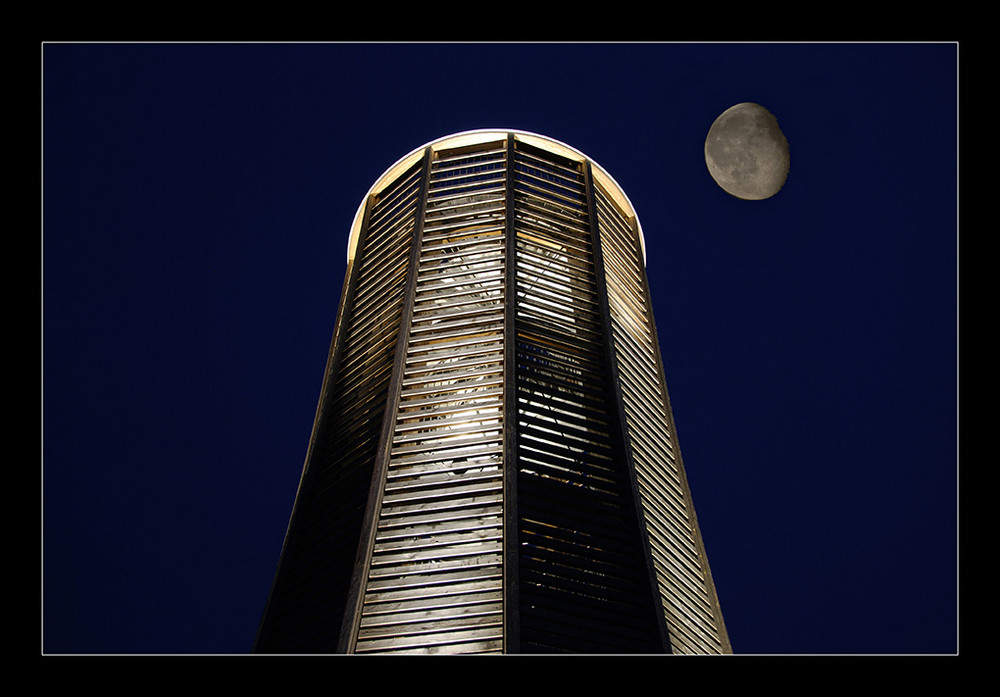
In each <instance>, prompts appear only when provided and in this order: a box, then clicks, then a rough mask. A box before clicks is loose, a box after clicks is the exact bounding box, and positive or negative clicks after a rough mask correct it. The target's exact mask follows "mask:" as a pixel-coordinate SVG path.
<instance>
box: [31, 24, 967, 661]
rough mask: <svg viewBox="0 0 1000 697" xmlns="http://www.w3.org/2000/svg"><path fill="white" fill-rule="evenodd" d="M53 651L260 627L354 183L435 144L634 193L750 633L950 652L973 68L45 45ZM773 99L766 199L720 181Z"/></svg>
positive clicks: (756, 646) (389, 48)
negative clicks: (546, 148)
mask: <svg viewBox="0 0 1000 697" xmlns="http://www.w3.org/2000/svg"><path fill="white" fill-rule="evenodd" d="M42 58H43V73H42V77H43V119H44V123H43V158H42V163H43V168H44V169H43V196H44V198H43V214H44V219H43V223H44V225H43V230H42V235H43V237H42V247H41V249H42V253H43V268H42V270H43V278H42V293H43V296H42V300H43V305H42V308H43V318H42V319H43V346H42V349H43V375H42V386H41V391H42V397H43V428H44V430H43V452H42V455H43V459H42V468H43V469H42V473H43V476H42V484H43V497H42V501H43V505H44V508H43V515H42V517H41V524H42V542H43V562H44V564H43V569H42V571H43V591H44V593H43V608H42V610H43V612H42V617H41V625H42V630H43V639H44V641H43V647H42V648H43V651H45V652H48V653H64V652H68V653H79V652H83V653H109V652H110V653H133V652H141V653H243V652H247V651H249V650H250V648H251V646H252V643H253V639H254V635H255V632H256V628H257V623H258V621H259V619H260V615H261V612H262V610H263V608H264V602H265V600H266V597H267V593H268V590H269V586H270V583H271V579H272V576H273V573H274V570H275V567H276V563H277V560H278V554H279V551H280V548H281V543H282V539H283V537H284V532H285V526H286V524H287V521H288V516H289V513H290V511H291V506H292V502H293V499H294V496H295V490H296V486H297V484H298V479H299V475H300V473H301V468H302V462H303V458H304V455H305V450H306V445H307V442H308V438H309V433H310V430H311V427H312V419H313V415H314V410H315V406H316V400H317V398H318V395H319V389H320V382H321V380H322V375H323V367H324V363H325V361H326V354H327V350H328V346H329V341H330V337H331V334H332V330H333V326H334V321H335V318H336V312H337V306H338V302H339V297H340V291H341V286H342V283H343V277H344V271H345V266H346V263H345V262H346V245H347V235H348V231H349V227H350V224H351V221H352V219H353V216H354V213H355V211H356V209H357V207H358V204H359V203H360V201H361V199H362V197H363V196H364V194H365V193H366V192H367V190H368V188H369V187H370V186H371V184H372V183H373V182H374V181H375V179H376V178H377V177H378V176H379V175H380V174H381V173H382V172H383V171H384V170H385V169H386V168H387V167H389V166H390V165H391V164H392V163H393V162H395V161H396V160H397V159H398V158H399V157H401V156H402V155H405V154H406V153H408V152H409V151H411V150H413V149H414V148H416V147H418V146H420V145H423V144H424V143H426V142H428V141H430V140H433V139H436V138H438V137H441V136H444V135H448V134H450V133H454V132H458V131H463V130H468V129H475V128H493V127H499V128H515V129H523V130H528V131H534V132H537V133H541V134H543V135H547V136H550V137H552V138H555V139H557V140H561V141H563V142H565V143H567V144H569V145H572V146H574V147H575V148H577V149H579V150H581V151H582V152H584V153H585V154H587V155H589V156H590V157H592V158H593V159H595V160H596V161H597V162H598V163H600V164H601V165H602V166H603V167H604V168H605V169H606V170H607V171H608V172H609V173H610V174H611V175H612V176H613V177H614V178H615V179H616V180H617V181H618V183H619V184H620V185H621V186H622V187H623V188H624V190H625V191H626V192H627V193H628V195H629V197H630V199H631V201H632V203H633V204H634V206H635V208H636V210H637V212H638V215H639V218H640V220H641V222H642V225H643V228H644V230H645V235H646V246H647V257H648V267H647V268H648V272H649V276H650V283H651V287H652V292H653V296H654V298H653V301H654V310H655V314H656V320H657V324H658V330H659V335H660V343H661V348H662V351H663V358H664V367H665V370H666V375H667V383H668V387H669V390H670V396H671V401H672V403H673V408H674V416H675V419H676V422H677V427H678V432H679V441H680V445H681V450H682V452H683V455H684V461H685V465H686V467H687V472H688V477H689V480H690V482H691V486H692V489H693V493H694V501H695V506H696V509H697V512H698V517H699V520H700V523H701V527H702V532H703V535H704V538H705V542H706V546H707V549H708V555H709V560H710V563H711V566H712V571H713V574H714V576H715V581H716V585H717V587H718V591H719V596H720V599H721V603H722V608H723V613H724V615H725V618H726V622H727V625H728V629H729V633H730V638H731V640H732V643H733V647H734V649H735V651H737V652H738V653H767V654H772V653H952V652H955V651H957V649H958V642H957V632H958V630H957V606H958V598H957V576H958V564H957V534H958V533H957V515H958V510H957V508H958V507H957V498H958V489H957V480H958V456H957V452H958V441H957V414H958V405H957V392H958V389H957V345H958V332H957V317H958V313H957V283H958V274H957V263H958V260H957V248H958V230H957V216H958V211H957V157H958V152H957V91H958V77H957V58H958V46H957V45H955V44H951V43H940V44H938V43H931V44H801V43H790V44H733V45H727V44H458V45H451V44H404V45H395V44H195V45H185V44H47V45H45V46H44V47H43V51H42ZM743 101H753V102H757V103H760V104H762V105H764V106H765V107H766V108H767V109H769V110H770V111H771V112H772V113H773V114H774V115H775V116H776V117H777V119H778V122H779V124H780V126H781V128H782V129H783V131H784V133H785V135H786V137H787V138H788V141H789V143H790V147H791V171H790V174H789V178H788V181H787V183H786V185H785V186H784V188H783V189H782V190H781V192H779V193H778V195H777V196H775V197H774V198H772V199H768V200H766V201H762V202H747V201H740V200H737V199H735V198H732V197H730V196H728V195H727V194H725V193H724V192H723V191H722V190H721V189H720V188H719V187H718V186H716V185H715V184H714V182H713V181H712V180H711V178H710V176H709V174H708V172H707V169H706V167H705V163H704V156H703V146H704V139H705V135H706V134H707V132H708V129H709V127H710V126H711V124H712V122H713V121H714V119H715V118H716V116H718V115H719V114H720V113H721V112H722V111H724V110H725V109H726V108H728V107H729V106H732V105H733V104H736V103H738V102H743Z"/></svg>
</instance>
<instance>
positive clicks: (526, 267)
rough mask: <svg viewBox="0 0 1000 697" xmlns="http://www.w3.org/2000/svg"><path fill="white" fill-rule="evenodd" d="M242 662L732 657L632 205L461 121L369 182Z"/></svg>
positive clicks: (583, 168) (617, 192)
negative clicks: (398, 655) (290, 503)
mask: <svg viewBox="0 0 1000 697" xmlns="http://www.w3.org/2000/svg"><path fill="white" fill-rule="evenodd" d="M255 651H257V652H262V653H314V652H331V653H332V652H349V653H369V652H415V653H500V652H505V653H538V652H542V653H558V652H578V653H656V652H673V653H728V652H729V651H730V646H729V640H728V637H727V634H726V630H725V626H724V624H723V619H722V614H721V612H720V610H719V604H718V600H717V598H716V594H715V588H714V585H713V582H712V576H711V573H710V571H709V567H708V561H707V559H706V557H705V550H704V546H703V544H702V541H701V535H700V533H699V530H698V524H697V521H696V519H695V515H694V509H693V507H692V504H691V498H690V493H689V490H688V486H687V481H686V478H685V475H684V468H683V465H682V463H681V456H680V451H679V449H678V447H677V441H676V435H675V433H674V426H673V418H672V415H671V411H670V403H669V400H668V398H667V392H666V384H665V382H664V378H663V370H662V364H661V361H660V354H659V348H658V345H657V338H656V330H655V327H654V325H653V314H652V309H651V307H650V300H649V292H648V288H647V284H646V276H645V265H644V250H643V237H642V231H641V228H640V226H639V222H638V220H637V219H636V215H635V212H634V211H633V209H632V206H631V204H630V203H629V201H628V198H627V197H626V196H625V194H624V193H623V192H622V190H621V189H620V188H619V187H618V185H617V184H616V183H615V181H614V180H613V179H612V178H611V177H610V176H609V175H608V174H607V173H606V172H605V171H604V170H602V169H601V168H600V167H599V166H598V165H597V164H596V163H594V162H593V161H591V160H589V159H588V158H587V157H586V156H584V155H583V154H581V153H580V152H578V151H576V150H574V149H573V148H570V147H569V146H566V145H564V144H562V143H559V142H556V141H553V140H551V139H549V138H545V137H542V136H538V135H534V134H530V133H524V132H507V131H472V132H467V133H460V134H457V135H453V136H449V137H446V138H443V139H440V140H437V141H434V142H432V143H430V144H428V145H426V146H424V147H422V148H419V149H417V150H414V151H413V152H412V153H410V154H409V155H407V156H406V157H404V158H402V159H401V160H399V161H398V162H397V163H396V164H395V165H394V166H393V167H391V168H390V169H389V170H388V171H386V173H385V174H383V175H382V177H381V178H380V179H379V180H378V182H376V184H375V185H374V186H373V187H372V189H371V191H370V192H369V194H368V196H367V197H366V199H365V201H364V202H363V203H362V205H361V207H360V209H359V210H358V214H357V216H356V218H355V221H354V225H353V227H352V229H351V236H350V242H349V249H348V270H347V279H346V281H345V284H344V290H343V295H342V298H341V304H340V311H339V314H338V318H337V325H336V328H335V330H334V334H333V341H332V345H331V348H330V355H329V359H328V363H327V368H326V375H325V378H324V381H323V388H322V392H321V395H320V400H319V406H318V408H317V413H316V420H315V424H314V427H313V433H312V438H311V440H310V443H309V450H308V453H307V456H306V463H305V467H304V470H303V473H302V479H301V483H300V485H299V490H298V494H297V497H296V500H295V506H294V509H293V512H292V516H291V521H290V523H289V527H288V531H287V534H286V538H285V544H284V547H283V549H282V553H281V559H280V562H279V565H278V571H277V573H276V575H275V579H274V584H273V586H272V589H271V594H270V597H269V599H268V604H267V608H266V610H265V613H264V617H263V619H262V621H261V625H260V628H259V632H258V636H257V642H256V645H255Z"/></svg>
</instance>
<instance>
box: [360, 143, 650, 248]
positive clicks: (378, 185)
mask: <svg viewBox="0 0 1000 697" xmlns="http://www.w3.org/2000/svg"><path fill="white" fill-rule="evenodd" d="M508 134H513V136H514V137H515V138H516V139H518V140H522V141H524V142H526V143H531V144H532V145H535V146H537V147H541V148H543V149H545V150H548V151H549V152H553V153H556V154H558V155H562V156H563V157H567V158H569V159H572V160H577V161H580V162H582V161H584V160H589V161H590V163H591V165H592V166H593V171H594V175H595V177H597V178H600V179H603V180H604V181H603V182H602V183H603V184H604V185H605V187H606V188H607V189H608V192H609V193H610V194H611V195H612V196H614V197H615V198H616V199H617V201H618V204H619V205H620V206H621V207H622V208H623V209H624V210H625V212H626V214H629V215H631V216H632V217H634V218H635V223H636V229H637V230H638V232H639V245H640V247H641V249H642V258H643V262H645V259H646V240H645V238H644V236H643V233H642V225H641V224H640V223H639V216H638V215H636V212H635V208H634V207H633V206H632V202H631V201H629V198H628V195H627V194H626V193H625V191H624V190H623V189H622V188H621V186H619V185H618V182H616V181H615V179H614V177H612V176H611V175H610V174H608V172H607V171H606V170H605V169H604V168H603V167H601V166H600V165H599V164H598V163H597V162H596V161H594V159H593V158H591V157H588V156H587V155H585V154H584V153H582V152H580V151H579V150H577V149H576V148H574V147H573V146H571V145H567V144H565V143H563V142H560V141H558V140H555V139H554V138H549V137H548V136H543V135H539V134H538V133H532V132H530V131H521V130H518V129H515V128H505V129H501V128H483V129H476V130H471V131H461V132H459V133H453V134H452V135H448V136H444V137H441V138H438V139H436V140H432V141H430V142H429V143H425V144H423V145H421V146H420V147H419V148H414V149H413V150H411V151H410V152H409V153H408V154H406V155H404V156H403V157H401V158H399V159H398V160H397V161H396V162H395V164H393V165H392V166H391V167H389V169H387V170H386V171H385V172H383V173H382V176H381V177H379V178H378V179H377V180H376V181H375V183H374V184H372V187H371V188H370V189H369V190H368V193H367V194H365V196H364V198H362V199H361V205H359V206H358V211H357V213H355V214H354V222H353V223H352V225H351V236H350V238H349V239H348V241H347V261H348V263H350V262H351V260H352V259H353V258H354V250H355V247H356V246H357V242H358V235H359V233H360V230H361V223H362V221H363V220H364V215H365V203H366V202H367V201H368V199H369V197H371V196H372V195H373V194H376V193H378V192H379V191H381V190H382V189H383V188H384V187H386V186H388V185H389V184H390V183H392V182H393V181H395V179H396V177H397V176H399V174H401V173H402V171H403V170H405V169H406V168H408V167H410V166H411V165H412V164H413V163H414V162H415V161H416V160H418V159H419V158H421V157H423V154H424V151H425V150H426V149H427V148H428V147H430V148H432V149H434V150H442V149H445V148H453V147H459V146H462V145H474V144H476V143H485V142H489V141H491V140H497V139H501V138H506V137H507V135H508Z"/></svg>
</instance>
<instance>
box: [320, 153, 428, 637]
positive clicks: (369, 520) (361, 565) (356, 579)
mask: <svg viewBox="0 0 1000 697" xmlns="http://www.w3.org/2000/svg"><path fill="white" fill-rule="evenodd" d="M431 154H432V149H431V148H430V147H428V148H427V149H426V150H425V152H424V158H423V173H422V182H421V185H420V193H419V194H418V199H417V206H416V210H415V211H414V217H415V221H414V229H413V239H412V240H411V243H410V257H409V262H408V264H409V266H408V267H407V269H406V282H405V284H404V289H403V293H404V295H403V307H402V310H401V312H400V315H399V331H398V333H397V335H396V350H395V355H394V356H393V365H392V375H391V377H390V378H389V389H388V392H387V394H386V401H385V409H384V410H383V415H382V429H381V433H380V434H379V442H378V447H377V448H376V450H375V466H374V469H373V472H372V484H371V487H370V489H369V492H370V493H369V496H368V505H367V506H366V508H365V516H364V522H363V524H362V529H361V538H360V539H361V542H360V544H359V545H358V557H357V560H356V562H355V566H354V573H353V575H352V577H351V586H350V589H349V590H348V599H347V604H346V606H345V612H344V622H343V625H342V626H341V632H340V644H339V651H340V652H341V653H353V651H354V646H355V643H356V642H357V637H358V627H359V624H360V621H361V606H362V603H363V602H364V597H365V586H366V585H367V582H368V570H369V567H370V566H371V558H372V550H373V547H374V544H375V531H376V528H377V524H378V512H379V508H381V505H382V493H383V489H384V488H385V477H386V472H387V470H388V467H389V453H390V450H391V448H392V435H393V431H394V430H395V426H396V418H395V416H396V412H397V411H398V404H399V395H400V389H401V386H402V377H403V370H404V367H405V365H406V347H407V344H408V343H409V337H410V320H411V317H412V316H413V300H414V296H415V294H416V288H417V271H418V270H419V264H420V246H421V241H422V238H423V230H424V210H425V207H426V205H427V192H428V187H429V182H430V170H431V162H430V160H431Z"/></svg>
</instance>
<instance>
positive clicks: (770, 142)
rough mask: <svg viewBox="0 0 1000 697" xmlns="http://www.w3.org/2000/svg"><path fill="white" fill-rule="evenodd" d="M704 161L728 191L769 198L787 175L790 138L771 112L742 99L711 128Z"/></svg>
mask: <svg viewBox="0 0 1000 697" xmlns="http://www.w3.org/2000/svg"><path fill="white" fill-rule="evenodd" d="M705 164H707V165H708V171H709V173H710V174H711V175H712V179H714V180H715V181H716V183H718V185H719V186H721V187H722V188H723V189H724V190H725V191H726V192H727V193H730V194H732V195H733V196H736V197H737V198H742V199H747V200H750V201H759V200H761V199H765V198H770V197H771V196H774V195H775V194H776V193H778V190H779V189H781V187H782V185H784V183H785V179H786V178H787V176H788V165H789V156H788V141H787V140H786V139H785V134H784V133H782V132H781V129H780V128H779V127H778V120H777V119H776V118H775V117H774V115H773V114H772V113H771V112H769V111H768V110H767V109H765V108H764V107H762V106H761V105H759V104H754V103H753V102H743V103H742V104H737V105H736V106H732V107H730V108H728V109H726V110H725V111H724V112H722V114H721V115H720V116H719V118H717V119H716V120H715V123H713V124H712V127H711V128H710V129H709V130H708V137H707V138H706V139H705Z"/></svg>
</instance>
